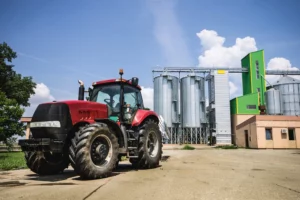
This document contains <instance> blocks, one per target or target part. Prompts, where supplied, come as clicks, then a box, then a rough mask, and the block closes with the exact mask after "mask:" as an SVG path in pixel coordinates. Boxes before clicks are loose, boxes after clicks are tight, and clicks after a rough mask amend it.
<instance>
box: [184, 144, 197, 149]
mask: <svg viewBox="0 0 300 200" xmlns="http://www.w3.org/2000/svg"><path fill="white" fill-rule="evenodd" d="M194 149H195V147H192V146H190V145H188V144H186V145H184V147H182V150H194Z"/></svg>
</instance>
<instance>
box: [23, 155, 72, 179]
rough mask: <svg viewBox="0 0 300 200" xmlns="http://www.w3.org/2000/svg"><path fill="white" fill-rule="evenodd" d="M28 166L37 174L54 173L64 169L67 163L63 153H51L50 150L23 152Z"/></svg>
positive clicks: (67, 160)
mask: <svg viewBox="0 0 300 200" xmlns="http://www.w3.org/2000/svg"><path fill="white" fill-rule="evenodd" d="M25 159H26V164H27V166H28V168H29V169H30V170H31V171H33V172H34V173H36V174H39V175H54V174H58V173H61V172H63V171H64V169H65V168H67V167H68V165H69V159H68V156H67V155H65V154H52V153H51V152H41V151H34V152H25Z"/></svg>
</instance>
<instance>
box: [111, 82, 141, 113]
mask: <svg viewBox="0 0 300 200" xmlns="http://www.w3.org/2000/svg"><path fill="white" fill-rule="evenodd" d="M116 98H117V99H120V94H118V95H116ZM125 105H129V107H130V108H132V109H138V108H140V109H143V108H144V105H143V99H142V96H141V92H140V90H138V89H136V88H134V87H131V86H127V85H125V86H124V106H125ZM119 106H120V104H119V103H118V105H116V107H119Z"/></svg>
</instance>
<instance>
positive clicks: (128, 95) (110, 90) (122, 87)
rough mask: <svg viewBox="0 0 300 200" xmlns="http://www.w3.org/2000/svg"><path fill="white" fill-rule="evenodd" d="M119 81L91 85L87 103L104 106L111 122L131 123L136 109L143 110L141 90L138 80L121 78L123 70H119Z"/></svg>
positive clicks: (113, 80)
mask: <svg viewBox="0 0 300 200" xmlns="http://www.w3.org/2000/svg"><path fill="white" fill-rule="evenodd" d="M119 74H120V75H121V77H120V78H119V79H110V80H103V81H98V82H94V83H93V88H89V90H88V93H89V97H88V98H87V99H88V100H89V101H92V102H97V103H102V104H106V105H107V108H108V116H109V118H110V119H111V120H113V121H115V122H117V121H122V122H125V123H131V122H132V119H133V116H134V114H135V113H136V111H137V110H138V109H144V104H143V98H142V94H141V88H140V86H139V85H138V78H136V77H134V78H132V79H131V80H126V79H123V78H122V74H123V70H120V73H119Z"/></svg>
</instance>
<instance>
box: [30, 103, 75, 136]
mask: <svg viewBox="0 0 300 200" xmlns="http://www.w3.org/2000/svg"><path fill="white" fill-rule="evenodd" d="M51 121H59V123H60V127H51V126H50V127H49V126H48V127H37V126H35V127H31V128H30V130H31V133H32V136H33V138H51V139H60V140H64V139H65V138H66V136H67V134H68V132H69V131H70V130H71V128H72V119H71V116H70V111H69V107H68V105H67V104H64V103H53V104H51V103H50V104H40V105H39V106H38V107H37V109H36V111H35V112H34V114H33V117H32V121H31V122H51ZM32 124H34V123H32Z"/></svg>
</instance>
